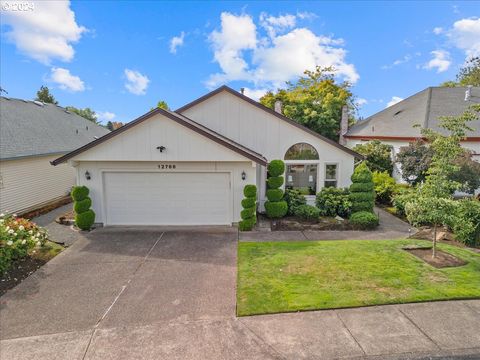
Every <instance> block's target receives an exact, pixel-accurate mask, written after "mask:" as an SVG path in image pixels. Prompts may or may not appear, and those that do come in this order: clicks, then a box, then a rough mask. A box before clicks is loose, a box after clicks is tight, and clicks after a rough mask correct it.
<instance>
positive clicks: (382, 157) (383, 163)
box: [353, 140, 393, 175]
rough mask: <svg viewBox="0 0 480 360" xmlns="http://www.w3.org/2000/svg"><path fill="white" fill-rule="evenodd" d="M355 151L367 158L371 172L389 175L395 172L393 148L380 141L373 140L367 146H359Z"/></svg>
mask: <svg viewBox="0 0 480 360" xmlns="http://www.w3.org/2000/svg"><path fill="white" fill-rule="evenodd" d="M353 150H354V151H356V152H358V153H359V154H362V155H363V156H365V159H366V161H367V166H368V168H369V169H370V170H371V171H378V172H384V171H386V172H387V173H388V174H389V175H392V172H393V161H392V147H391V146H390V145H387V144H383V143H382V142H381V141H380V140H372V141H369V142H366V143H365V144H358V145H356V146H355V147H354V148H353Z"/></svg>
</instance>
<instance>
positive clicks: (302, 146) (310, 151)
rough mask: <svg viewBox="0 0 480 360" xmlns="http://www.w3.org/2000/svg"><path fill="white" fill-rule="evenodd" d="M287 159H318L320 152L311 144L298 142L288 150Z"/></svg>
mask: <svg viewBox="0 0 480 360" xmlns="http://www.w3.org/2000/svg"><path fill="white" fill-rule="evenodd" d="M285 160H318V152H317V150H315V148H314V147H313V146H312V145H310V144H306V143H298V144H295V145H293V146H292V147H290V149H288V150H287V152H286V154H285Z"/></svg>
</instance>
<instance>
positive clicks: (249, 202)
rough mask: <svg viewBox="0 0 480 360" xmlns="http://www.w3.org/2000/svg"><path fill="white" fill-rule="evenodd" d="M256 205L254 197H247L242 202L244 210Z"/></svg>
mask: <svg viewBox="0 0 480 360" xmlns="http://www.w3.org/2000/svg"><path fill="white" fill-rule="evenodd" d="M256 204H257V199H256V197H249V198H245V199H243V200H242V207H243V208H244V209H246V208H251V207H254V206H255V205H256Z"/></svg>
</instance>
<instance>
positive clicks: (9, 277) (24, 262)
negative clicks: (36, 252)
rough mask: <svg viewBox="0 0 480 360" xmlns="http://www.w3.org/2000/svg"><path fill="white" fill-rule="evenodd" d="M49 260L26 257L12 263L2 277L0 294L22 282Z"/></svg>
mask: <svg viewBox="0 0 480 360" xmlns="http://www.w3.org/2000/svg"><path fill="white" fill-rule="evenodd" d="M47 261H48V260H46V259H37V258H33V257H30V256H28V257H26V258H24V259H21V260H18V261H16V262H14V263H13V264H12V267H11V268H10V269H9V270H8V271H7V272H6V273H5V274H3V276H2V277H1V279H0V296H2V295H3V294H5V293H6V292H7V290H10V289H12V288H14V287H15V286H17V285H18V284H19V283H21V282H22V281H23V280H24V279H26V278H27V277H28V276H30V275H31V274H33V273H34V272H35V271H37V269H39V268H40V267H41V266H43V265H44V264H45V263H46V262H47Z"/></svg>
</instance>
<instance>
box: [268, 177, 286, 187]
mask: <svg viewBox="0 0 480 360" xmlns="http://www.w3.org/2000/svg"><path fill="white" fill-rule="evenodd" d="M267 184H268V188H269V189H278V188H279V187H280V186H282V185H283V176H276V177H270V178H268V179H267Z"/></svg>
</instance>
